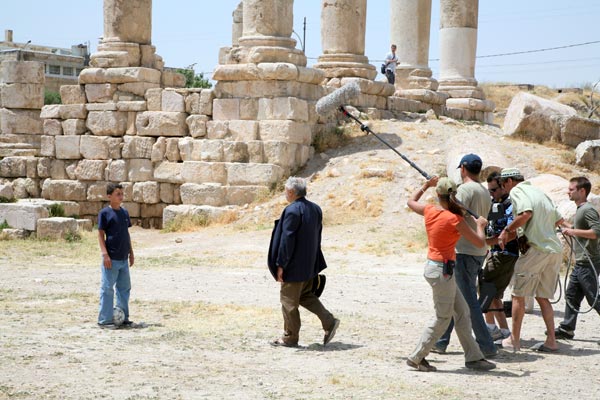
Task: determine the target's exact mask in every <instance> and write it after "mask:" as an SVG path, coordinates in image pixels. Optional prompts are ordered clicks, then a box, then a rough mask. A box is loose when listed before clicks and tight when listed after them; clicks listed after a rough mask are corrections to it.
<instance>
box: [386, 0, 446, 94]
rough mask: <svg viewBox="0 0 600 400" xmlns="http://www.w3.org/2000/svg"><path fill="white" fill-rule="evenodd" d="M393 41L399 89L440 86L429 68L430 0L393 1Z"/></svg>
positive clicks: (391, 7) (391, 25) (391, 8)
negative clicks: (397, 61) (396, 58)
mask: <svg viewBox="0 0 600 400" xmlns="http://www.w3.org/2000/svg"><path fill="white" fill-rule="evenodd" d="M390 20H391V24H390V27H391V43H393V44H395V45H396V46H397V50H396V55H397V56H398V60H399V61H400V65H398V67H397V68H396V87H397V88H398V89H430V90H436V89H437V86H438V84H437V81H436V80H435V79H432V78H431V75H432V73H431V69H430V68H429V61H428V59H429V30H430V25H431V0H391V4H390Z"/></svg>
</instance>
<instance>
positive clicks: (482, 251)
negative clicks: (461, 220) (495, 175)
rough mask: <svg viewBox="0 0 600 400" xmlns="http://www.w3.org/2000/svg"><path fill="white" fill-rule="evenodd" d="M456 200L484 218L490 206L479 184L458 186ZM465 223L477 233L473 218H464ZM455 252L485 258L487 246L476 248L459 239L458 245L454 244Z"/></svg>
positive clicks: (472, 183)
mask: <svg viewBox="0 0 600 400" xmlns="http://www.w3.org/2000/svg"><path fill="white" fill-rule="evenodd" d="M456 198H457V199H458V200H460V201H461V202H462V203H463V204H464V205H465V207H467V208H468V209H469V210H471V211H473V212H474V213H475V214H477V215H483V216H484V217H486V216H487V215H488V212H489V211H490V207H491V205H492V198H491V197H490V193H489V192H488V190H487V189H486V188H485V187H483V185H482V184H481V183H479V182H467V183H463V184H462V185H460V186H459V187H458V190H457V191H456ZM465 221H466V222H467V224H468V225H469V226H470V227H471V228H473V230H475V231H477V224H476V223H475V221H474V220H473V218H471V217H469V216H467V217H465ZM456 252H457V253H459V254H467V255H470V256H485V255H486V254H487V246H483V247H477V246H475V245H474V244H473V243H471V242H469V241H468V240H467V239H465V238H464V237H461V238H460V240H459V241H458V243H456Z"/></svg>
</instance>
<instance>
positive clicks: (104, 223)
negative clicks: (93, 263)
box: [98, 206, 131, 260]
mask: <svg viewBox="0 0 600 400" xmlns="http://www.w3.org/2000/svg"><path fill="white" fill-rule="evenodd" d="M130 226H131V219H130V218H129V213H128V212H127V210H126V209H124V208H123V207H121V208H119V209H118V210H115V209H113V208H112V207H110V206H108V207H105V208H103V209H102V210H100V213H99V214H98V230H102V231H104V234H105V242H106V250H107V251H108V256H109V257H110V258H111V259H112V260H126V259H127V257H128V256H129V251H130V246H129V245H130V238H129V229H128V228H129V227H130Z"/></svg>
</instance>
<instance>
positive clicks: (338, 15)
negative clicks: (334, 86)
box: [314, 0, 377, 79]
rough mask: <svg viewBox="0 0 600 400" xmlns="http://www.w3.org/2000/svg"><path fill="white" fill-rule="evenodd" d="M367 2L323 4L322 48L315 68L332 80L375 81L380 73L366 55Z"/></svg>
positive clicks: (327, 0) (343, 0)
mask: <svg viewBox="0 0 600 400" xmlns="http://www.w3.org/2000/svg"><path fill="white" fill-rule="evenodd" d="M366 23H367V0H322V2H321V46H322V48H323V55H321V56H320V57H319V60H318V63H317V64H316V65H315V66H314V67H315V68H319V69H322V70H323V71H325V74H326V76H327V77H328V78H341V77H358V78H366V79H374V78H375V76H376V75H377V71H376V69H375V67H374V66H372V65H370V64H369V59H368V58H367V57H366V56H365V55H364V54H365V28H366Z"/></svg>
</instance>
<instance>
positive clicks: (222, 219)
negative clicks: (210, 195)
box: [162, 210, 238, 233]
mask: <svg viewBox="0 0 600 400" xmlns="http://www.w3.org/2000/svg"><path fill="white" fill-rule="evenodd" d="M237 219H238V214H237V212H236V211H233V210H226V211H224V212H222V213H218V214H216V215H208V214H205V213H201V214H193V215H192V214H181V215H178V216H176V217H175V218H174V219H173V220H171V221H169V222H168V223H167V224H165V227H164V228H163V229H162V232H164V233H171V232H194V231H197V230H199V229H202V228H205V227H207V226H209V225H227V224H231V223H232V222H235V221H237Z"/></svg>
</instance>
